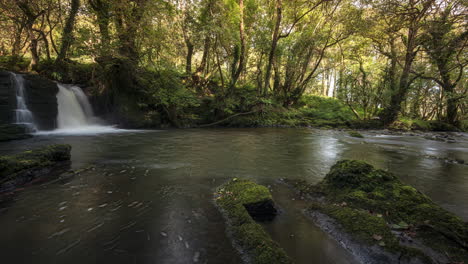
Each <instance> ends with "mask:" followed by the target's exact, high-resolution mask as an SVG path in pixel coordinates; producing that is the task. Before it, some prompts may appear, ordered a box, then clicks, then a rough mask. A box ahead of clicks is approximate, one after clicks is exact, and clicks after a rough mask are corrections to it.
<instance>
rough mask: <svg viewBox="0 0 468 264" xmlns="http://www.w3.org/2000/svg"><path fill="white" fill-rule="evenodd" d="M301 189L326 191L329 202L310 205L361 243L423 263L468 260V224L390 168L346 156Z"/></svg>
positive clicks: (313, 193)
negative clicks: (409, 241) (404, 238)
mask: <svg viewBox="0 0 468 264" xmlns="http://www.w3.org/2000/svg"><path fill="white" fill-rule="evenodd" d="M301 184H302V185H304V183H301ZM301 191H302V192H304V191H305V193H306V194H309V196H310V197H317V196H319V195H320V196H322V200H321V201H324V202H322V203H319V204H318V205H314V206H312V207H311V210H318V211H320V212H322V213H324V214H326V215H328V216H330V217H332V218H333V219H335V220H336V221H337V222H338V223H339V224H340V225H341V226H342V228H343V229H344V230H345V231H346V232H349V233H350V234H352V235H353V236H354V237H355V238H357V239H358V240H359V241H361V242H362V243H368V244H370V245H379V244H381V245H384V248H385V250H387V251H390V252H398V253H399V254H401V256H405V257H407V258H415V257H417V258H419V259H420V260H422V261H423V263H426V262H427V263H430V262H435V263H438V262H440V261H447V260H450V261H452V262H465V263H467V262H468V245H467V243H468V224H467V223H466V222H464V221H463V220H462V219H460V218H459V217H458V216H456V215H454V214H452V213H450V212H448V211H446V210H444V209H443V208H441V207H440V206H438V205H437V204H435V203H434V202H433V201H432V200H431V199H430V198H429V197H427V196H426V195H424V194H422V193H421V192H419V191H418V190H416V189H415V188H413V187H411V186H409V185H406V184H403V183H402V182H401V181H400V180H399V179H398V178H397V177H396V176H395V175H393V174H391V173H389V172H386V171H383V170H379V169H375V168H374V167H373V166H371V165H369V164H367V163H365V162H362V161H356V160H342V161H339V162H337V163H336V164H335V165H334V166H332V168H331V170H330V172H329V173H328V174H327V175H326V176H325V178H324V179H323V181H322V182H320V183H319V184H317V185H313V186H309V187H304V186H302V187H301ZM307 191H308V192H309V193H307ZM395 233H396V234H399V235H405V234H409V235H410V236H411V239H414V240H417V241H418V243H420V244H421V245H422V246H419V247H417V246H414V247H415V248H414V247H413V246H411V247H409V246H408V245H405V244H403V243H400V240H399V238H398V237H396V236H395ZM376 238H377V239H376ZM382 242H383V244H382ZM434 252H435V253H434Z"/></svg>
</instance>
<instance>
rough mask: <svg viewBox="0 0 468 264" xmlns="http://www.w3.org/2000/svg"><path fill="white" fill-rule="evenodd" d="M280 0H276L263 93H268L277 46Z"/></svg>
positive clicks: (280, 11) (280, 13)
mask: <svg viewBox="0 0 468 264" xmlns="http://www.w3.org/2000/svg"><path fill="white" fill-rule="evenodd" d="M282 4H283V3H282V0H276V23H275V28H274V30H273V35H272V38H271V48H270V53H269V55H268V64H267V67H266V73H265V83H264V86H263V95H267V94H268V90H269V89H270V78H271V69H272V67H273V63H274V59H275V54H276V47H277V46H278V40H279V36H280V32H279V31H280V26H281V19H282V17H283V16H282V12H283V10H282Z"/></svg>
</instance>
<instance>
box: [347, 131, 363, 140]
mask: <svg viewBox="0 0 468 264" xmlns="http://www.w3.org/2000/svg"><path fill="white" fill-rule="evenodd" d="M348 134H349V135H350V136H352V137H355V138H364V136H363V135H361V133H359V132H357V131H349V132H348Z"/></svg>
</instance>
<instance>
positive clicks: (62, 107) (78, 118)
mask: <svg viewBox="0 0 468 264" xmlns="http://www.w3.org/2000/svg"><path fill="white" fill-rule="evenodd" d="M58 88H59V92H58V94H57V102H58V117H57V128H58V129H71V128H79V127H84V126H89V125H92V123H91V122H90V118H91V117H92V110H90V109H91V106H90V104H89V102H88V98H87V97H86V96H85V95H84V93H83V91H82V90H81V89H80V88H79V87H76V86H72V87H71V88H68V87H66V86H65V85H63V84H58ZM78 94H79V95H78ZM86 108H87V109H86ZM86 112H88V113H86Z"/></svg>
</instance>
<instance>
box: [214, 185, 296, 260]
mask: <svg viewBox="0 0 468 264" xmlns="http://www.w3.org/2000/svg"><path fill="white" fill-rule="evenodd" d="M215 201H216V204H217V205H218V207H219V208H220V210H221V212H222V213H223V215H224V217H225V218H226V220H227V224H228V232H229V233H230V235H232V238H233V239H234V245H235V247H236V248H237V249H238V250H239V251H240V252H241V253H244V254H245V255H244V257H245V258H246V259H245V261H246V262H248V263H259V264H261V263H265V264H270V263H292V261H291V259H290V258H289V257H288V256H287V255H286V252H285V251H284V250H283V249H282V248H280V247H279V245H278V244H277V243H276V242H274V241H273V240H272V239H271V237H270V236H269V235H268V234H267V233H266V231H265V230H264V229H263V227H262V226H261V225H260V224H258V223H256V222H255V220H261V221H265V220H271V219H273V218H274V217H275V215H276V214H277V210H276V208H275V207H274V202H273V198H272V196H271V194H270V191H269V190H268V188H266V187H265V186H261V185H258V184H256V183H254V182H252V181H249V180H242V179H233V180H231V181H229V182H228V183H226V184H224V185H223V186H221V187H220V188H219V189H218V191H217V192H216V193H215Z"/></svg>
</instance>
